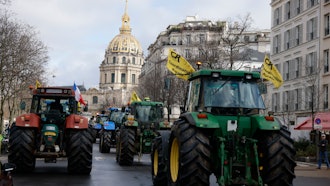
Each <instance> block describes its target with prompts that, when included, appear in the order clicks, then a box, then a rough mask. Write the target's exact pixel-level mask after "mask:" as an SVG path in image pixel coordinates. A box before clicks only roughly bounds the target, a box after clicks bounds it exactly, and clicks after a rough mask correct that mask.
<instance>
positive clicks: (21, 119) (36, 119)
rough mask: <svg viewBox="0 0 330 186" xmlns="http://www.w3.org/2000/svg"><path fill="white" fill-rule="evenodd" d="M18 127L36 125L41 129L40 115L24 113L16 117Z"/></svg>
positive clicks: (35, 126)
mask: <svg viewBox="0 0 330 186" xmlns="http://www.w3.org/2000/svg"><path fill="white" fill-rule="evenodd" d="M16 126H17V127H34V128H38V129H39V130H40V127H41V121H40V116H38V115H37V114H34V113H29V114H22V115H20V116H17V117H16Z"/></svg>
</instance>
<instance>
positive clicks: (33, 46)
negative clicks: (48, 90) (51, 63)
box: [0, 14, 48, 121]
mask: <svg viewBox="0 0 330 186" xmlns="http://www.w3.org/2000/svg"><path fill="white" fill-rule="evenodd" d="M0 37H1V40H0V69H1V70H0V95H1V99H0V118H1V121H2V120H3V117H4V109H5V107H6V110H8V112H9V113H8V114H9V119H10V120H11V119H12V118H13V116H14V115H16V114H17V113H18V112H19V103H20V101H21V100H22V99H24V98H25V97H27V96H26V93H29V89H28V88H29V85H34V83H35V81H36V80H40V79H42V76H43V75H44V74H45V67H46V64H47V61H48V55H47V47H46V46H45V45H44V44H43V43H42V42H41V41H39V40H38V38H37V37H36V33H35V32H34V31H33V28H32V27H30V26H28V25H22V24H20V23H18V22H14V21H12V20H11V19H10V16H9V15H8V14H3V15H1V16H0ZM24 93H25V94H24ZM5 103H6V104H5Z"/></svg>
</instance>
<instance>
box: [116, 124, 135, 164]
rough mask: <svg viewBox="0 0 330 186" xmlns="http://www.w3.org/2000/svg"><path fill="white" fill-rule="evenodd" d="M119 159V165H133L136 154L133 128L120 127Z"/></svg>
mask: <svg viewBox="0 0 330 186" xmlns="http://www.w3.org/2000/svg"><path fill="white" fill-rule="evenodd" d="M116 153H117V161H118V163H119V165H129V166H130V165H132V164H133V160H134V154H135V130H134V129H133V128H124V127H122V128H121V129H120V133H119V140H118V142H117V152H116Z"/></svg>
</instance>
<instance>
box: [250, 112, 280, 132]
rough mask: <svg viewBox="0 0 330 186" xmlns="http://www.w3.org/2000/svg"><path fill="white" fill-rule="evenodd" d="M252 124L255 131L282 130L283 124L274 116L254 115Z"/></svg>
mask: <svg viewBox="0 0 330 186" xmlns="http://www.w3.org/2000/svg"><path fill="white" fill-rule="evenodd" d="M251 123H252V128H254V130H255V131H256V130H280V129H281V124H280V123H279V122H278V121H277V120H275V118H274V117H273V116H263V115H254V116H251Z"/></svg>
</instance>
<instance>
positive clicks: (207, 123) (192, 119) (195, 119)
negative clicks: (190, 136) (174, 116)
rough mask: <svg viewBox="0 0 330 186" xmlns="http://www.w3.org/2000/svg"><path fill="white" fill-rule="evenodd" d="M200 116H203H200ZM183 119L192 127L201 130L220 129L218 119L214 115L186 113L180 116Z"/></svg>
mask: <svg viewBox="0 0 330 186" xmlns="http://www.w3.org/2000/svg"><path fill="white" fill-rule="evenodd" d="M199 114H203V115H202V116H200V115H199ZM180 118H181V119H185V120H187V122H188V123H189V124H191V125H195V126H196V127H201V128H220V127H219V122H218V119H217V117H215V116H214V115H212V114H207V113H199V112H186V113H183V114H181V115H180Z"/></svg>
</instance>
